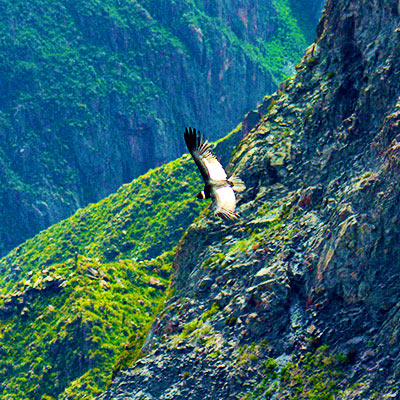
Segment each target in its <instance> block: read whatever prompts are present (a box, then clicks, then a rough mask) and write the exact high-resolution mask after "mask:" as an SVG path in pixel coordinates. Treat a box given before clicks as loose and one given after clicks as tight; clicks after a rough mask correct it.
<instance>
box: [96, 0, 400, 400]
mask: <svg viewBox="0 0 400 400" xmlns="http://www.w3.org/2000/svg"><path fill="white" fill-rule="evenodd" d="M399 26H400V16H399V2H398V1H397V0H396V1H395V0H385V1H371V2H368V4H366V3H365V2H363V1H352V0H340V1H337V0H336V1H333V0H328V2H327V5H326V10H325V12H324V14H323V17H322V19H321V22H320V24H319V28H318V37H317V40H316V42H315V43H314V44H313V45H312V46H311V47H310V48H309V49H308V50H307V52H306V55H305V56H304V58H303V60H302V62H301V64H300V65H298V66H297V74H296V76H295V77H294V78H292V79H290V80H288V81H286V82H285V83H284V85H282V86H281V88H280V91H279V93H278V94H277V97H276V99H274V101H273V103H270V104H269V105H268V107H267V109H269V110H268V112H267V113H266V114H265V115H261V117H260V120H259V122H258V123H256V124H255V125H254V124H253V125H254V126H253V129H252V130H251V129H250V130H249V134H248V136H247V137H246V138H245V139H244V140H243V141H242V142H241V144H240V145H239V146H238V148H237V149H236V151H235V154H234V158H233V161H232V169H233V170H234V172H235V173H237V174H239V175H240V176H241V177H242V179H244V181H245V182H246V185H247V187H248V189H247V190H246V192H244V193H243V194H242V195H241V196H240V198H239V199H240V200H239V212H240V214H241V220H240V221H238V222H235V223H232V224H225V223H223V222H221V221H219V220H216V219H214V218H213V217H211V216H210V214H209V213H207V212H205V213H204V214H203V215H202V216H201V218H200V219H199V220H198V221H196V222H195V223H194V224H193V225H192V226H191V227H190V228H189V230H188V231H187V233H186V234H185V236H184V238H183V239H182V241H181V243H180V246H179V247H178V250H177V254H176V258H175V266H176V269H177V273H176V274H177V275H176V282H175V287H176V291H175V296H174V297H173V298H171V299H170V301H169V303H168V304H167V306H166V308H165V309H164V311H163V312H162V313H161V314H160V315H159V316H158V317H157V320H156V322H155V323H154V325H153V328H152V330H151V331H150V333H149V335H148V338H147V341H146V345H145V346H144V347H143V349H142V352H143V354H142V355H143V357H142V358H141V359H139V360H138V361H137V362H136V364H135V365H134V366H132V368H130V369H128V370H127V371H125V372H124V373H122V374H120V375H119V376H118V377H117V378H116V379H115V380H114V382H113V385H112V386H111V387H110V389H109V390H108V391H107V392H106V393H105V394H103V395H102V396H101V397H100V398H101V399H104V400H106V399H107V400H109V399H124V398H132V399H139V398H140V399H148V400H149V399H169V398H174V399H187V398H190V399H221V398H223V399H229V398H235V399H236V398H240V399H248V398H260V399H264V398H274V399H288V398H294V397H296V398H305V399H307V398H327V399H328V398H343V399H369V398H382V399H383V398H398V397H399V395H400V389H399V386H398V381H399V378H400V353H399V349H400V346H399V345H400V342H399V340H400V336H399V330H398V324H399V304H400V286H399V276H400V262H399V252H400V246H399V243H400V241H399V239H400V231H399V226H398V220H399V217H400V214H399V198H400V181H399V160H400V153H399V151H398V149H399V141H400V137H399V130H398V126H399V116H400V114H399V108H400V104H399V99H400V80H399V79H398V78H399V76H400V52H399V48H400V47H399V45H398V40H399V36H398V35H399V34H400V33H399V32H400V28H399ZM249 121H250V119H249Z"/></svg>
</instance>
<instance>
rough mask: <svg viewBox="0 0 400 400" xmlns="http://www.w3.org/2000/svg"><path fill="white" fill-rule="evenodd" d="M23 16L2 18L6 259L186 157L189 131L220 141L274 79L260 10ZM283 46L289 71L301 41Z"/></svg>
mask: <svg viewBox="0 0 400 400" xmlns="http://www.w3.org/2000/svg"><path fill="white" fill-rule="evenodd" d="M320 2H322V0H320ZM20 3H21V4H20ZM31 6H32V7H31V9H30V10H27V7H25V4H24V2H23V1H22V0H18V1H16V2H12V3H8V4H7V7H6V6H5V9H4V12H2V16H1V22H2V25H1V26H2V27H3V28H2V29H3V31H2V32H3V33H2V35H3V36H4V37H5V40H4V41H3V42H2V44H1V46H0V54H3V55H4V57H5V60H6V61H5V62H4V63H2V67H1V69H0V78H1V79H0V108H1V112H0V255H4V254H5V253H6V252H7V251H8V250H10V249H11V248H12V247H14V246H16V245H17V244H19V243H21V242H22V241H23V240H25V239H26V238H28V237H31V236H33V235H34V234H35V233H37V232H38V231H39V230H42V229H44V228H45V227H47V226H49V225H51V224H54V223H55V222H57V221H59V220H60V219H62V218H65V217H67V216H69V215H71V214H72V213H73V212H74V211H76V209H77V208H79V207H82V206H84V205H86V204H88V203H89V202H95V201H98V200H99V199H101V198H103V197H105V196H106V195H108V194H109V193H111V192H113V191H115V190H116V189H117V188H118V187H119V186H120V185H121V184H122V183H126V182H129V181H130V180H132V178H134V177H137V176H138V175H140V174H143V173H144V172H146V171H147V170H148V169H149V168H152V167H155V166H158V165H160V164H162V163H164V162H166V161H169V160H172V159H174V158H176V157H177V156H179V155H180V154H182V152H183V151H185V149H184V143H183V140H182V137H181V133H179V132H182V129H183V128H184V126H186V125H189V124H191V125H194V126H196V127H198V128H199V129H201V130H203V131H204V132H206V133H207V135H208V137H209V138H210V139H217V138H218V137H221V136H224V135H225V134H226V133H227V132H229V131H230V130H231V129H233V128H234V127H235V126H236V124H237V123H238V122H239V121H240V118H241V117H242V116H243V114H244V113H245V112H246V111H247V110H249V109H251V108H253V107H255V105H256V103H257V101H259V100H260V99H261V98H262V97H263V96H264V95H265V94H267V93H271V92H272V91H273V90H275V88H276V84H277V82H278V79H280V76H281V75H280V74H281V72H282V71H281V70H280V71H279V73H278V72H277V71H276V68H275V71H272V72H271V69H269V68H270V66H274V65H275V64H276V65H278V64H279V63H281V60H278V61H277V62H275V61H276V60H275V59H270V58H265V57H267V54H264V50H265V49H264V48H265V46H264V45H260V43H261V42H260V41H266V42H267V41H268V40H270V38H271V37H273V35H275V34H277V33H278V31H279V32H280V31H281V30H282V29H285V27H284V26H283V28H282V18H283V17H282V18H281V19H280V20H279V18H280V15H281V13H282V10H280V9H279V8H276V7H275V6H274V5H272V4H270V3H267V4H266V3H265V2H263V1H261V2H260V1H245V2H242V1H240V2H239V1H222V0H221V1H220V0H218V1H212V2H211V1H200V2H186V1H182V0H179V1H173V2H171V1H164V0H158V1H146V0H142V1H140V2H134V3H132V2H131V1H126V0H124V1H121V2H119V3H118V7H117V6H116V5H115V4H114V3H113V2H110V1H106V2H102V3H99V4H97V3H96V4H94V3H93V2H86V1H84V2H83V3H80V5H79V6H78V5H77V4H75V2H70V1H63V0H60V1H57V2H52V3H51V5H50V4H49V6H48V7H47V6H46V7H44V6H43V4H42V3H40V2H33V3H32V5H31ZM279 21H280V22H279ZM300 22H301V24H302V25H304V26H302V28H304V29H305V30H306V31H312V30H313V26H314V25H313V22H312V21H311V19H310V18H308V17H307V18H303V20H302V21H300ZM295 33H296V32H295ZM283 43H285V41H283ZM287 44H288V46H289V47H288V48H289V49H291V47H290V46H292V47H293V46H294V49H295V50H293V51H292V50H290V51H289V50H288V51H287V52H286V53H287V54H283V55H282V56H283V59H284V60H286V61H285V62H289V61H290V62H292V63H293V62H295V58H296V55H295V54H294V53H295V52H297V54H298V56H299V57H300V47H301V46H303V44H304V45H305V40H304V35H303V34H302V32H299V33H296V37H293V40H292V39H290V40H289V41H287ZM263 49H264V50H263ZM269 61H271V63H270V66H268V65H266V62H269ZM285 62H284V63H285ZM274 63H275V64H274ZM281 69H282V68H281ZM274 74H275V75H274Z"/></svg>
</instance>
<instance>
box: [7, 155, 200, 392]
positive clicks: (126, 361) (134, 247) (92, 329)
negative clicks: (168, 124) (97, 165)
mask: <svg viewBox="0 0 400 400" xmlns="http://www.w3.org/2000/svg"><path fill="white" fill-rule="evenodd" d="M200 185H201V182H200V178H199V176H198V174H197V171H196V169H195V168H194V164H192V161H191V160H190V159H189V156H183V157H182V158H180V159H179V160H176V161H174V162H171V163H169V164H166V165H164V166H162V167H161V168H158V169H155V170H152V171H149V172H148V173H147V174H146V175H144V176H142V177H140V178H138V179H136V180H134V181H133V182H132V183H131V184H129V185H124V186H123V187H121V189H120V190H119V191H118V192H117V193H116V194H114V195H112V196H110V197H108V198H106V199H104V200H103V201H101V202H99V203H97V204H91V205H89V206H88V207H87V208H85V209H82V210H79V211H78V212H77V213H76V214H75V215H73V216H72V217H71V218H69V219H67V220H65V221H62V222H60V223H58V224H57V225H54V226H52V227H51V228H49V229H47V230H46V231H43V232H42V233H40V234H39V235H37V236H36V237H34V238H33V239H31V240H29V241H27V242H26V243H25V244H23V245H21V246H19V247H18V248H17V249H15V250H14V251H12V252H11V253H10V254H9V255H8V256H6V257H5V258H3V259H1V260H0V271H1V274H0V293H1V295H2V296H1V299H0V351H1V354H2V357H1V360H0V397H1V398H4V399H6V398H10V399H11V398H18V399H21V400H23V399H41V398H57V397H58V396H59V395H60V394H61V393H63V395H64V396H65V398H71V399H72V398H85V399H86V398H92V397H93V396H94V395H95V394H96V393H99V392H101V390H103V389H104V387H105V385H106V383H107V381H109V380H110V378H111V373H112V370H113V367H114V366H115V365H116V370H119V369H121V368H126V367H127V366H129V365H130V364H131V363H132V362H134V361H135V360H136V359H137V358H138V357H139V356H140V348H141V345H142V344H143V339H144V337H145V334H146V332H147V331H148V329H149V327H150V325H151V323H152V320H153V319H154V316H155V314H156V312H157V310H158V309H160V307H162V305H163V303H164V301H165V299H166V298H167V297H168V296H169V294H168V293H169V292H168V287H169V282H170V277H171V273H172V261H173V256H174V250H173V249H174V247H175V245H176V244H177V242H178V240H179V239H180V237H181V236H182V233H183V231H184V230H185V229H186V227H187V226H188V225H189V224H190V222H191V221H192V220H193V219H194V217H195V216H196V215H198V213H199V211H200V209H201V207H202V206H204V203H200V202H197V201H193V199H195V193H197V191H198V187H199V186H200ZM167 249H171V250H169V251H168V250H167ZM166 250H167V251H166ZM123 347H125V349H124V350H123ZM122 350H123V353H122V354H121V351H122ZM46 396H49V397H46ZM76 396H78V397H76Z"/></svg>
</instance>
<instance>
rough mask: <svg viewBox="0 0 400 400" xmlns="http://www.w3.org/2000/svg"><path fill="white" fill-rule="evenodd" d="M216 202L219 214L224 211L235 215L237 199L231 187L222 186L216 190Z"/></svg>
mask: <svg viewBox="0 0 400 400" xmlns="http://www.w3.org/2000/svg"><path fill="white" fill-rule="evenodd" d="M214 193H215V200H216V203H217V210H216V211H217V212H220V211H221V210H220V209H222V210H225V211H228V212H229V213H234V212H235V208H236V198H235V193H234V192H233V190H232V188H231V187H230V186H222V187H219V188H216V189H215V192H214Z"/></svg>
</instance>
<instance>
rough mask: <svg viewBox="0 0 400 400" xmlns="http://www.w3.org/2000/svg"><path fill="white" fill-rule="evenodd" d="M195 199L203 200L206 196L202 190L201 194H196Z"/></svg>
mask: <svg viewBox="0 0 400 400" xmlns="http://www.w3.org/2000/svg"><path fill="white" fill-rule="evenodd" d="M196 197H197V198H198V199H201V200H203V199H205V198H206V194H205V193H204V191H203V190H202V191H201V192H199V193H197V196H196Z"/></svg>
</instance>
